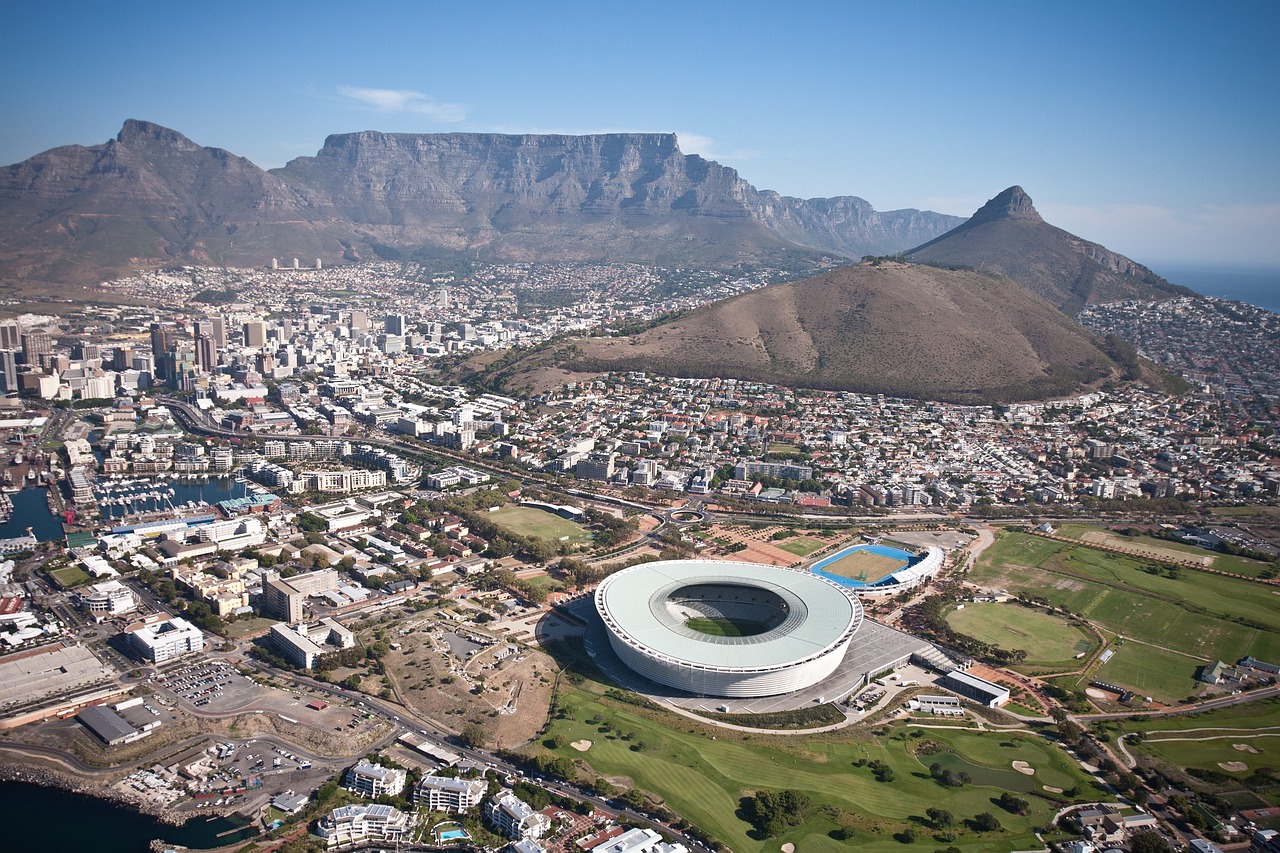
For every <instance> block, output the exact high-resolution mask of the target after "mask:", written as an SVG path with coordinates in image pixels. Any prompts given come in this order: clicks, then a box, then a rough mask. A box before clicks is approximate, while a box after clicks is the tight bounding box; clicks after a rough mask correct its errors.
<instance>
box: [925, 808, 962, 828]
mask: <svg viewBox="0 0 1280 853" xmlns="http://www.w3.org/2000/svg"><path fill="white" fill-rule="evenodd" d="M925 817H927V818H929V822H930V823H932V824H933V825H934V826H935V827H937V828H938V829H946V828H947V827H949V826H954V825H955V822H956V818H955V815H953V814H952V813H951V812H949V811H947V810H946V809H938V808H932V807H930V808H928V809H926V810H925Z"/></svg>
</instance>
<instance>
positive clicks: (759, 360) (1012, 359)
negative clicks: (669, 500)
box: [502, 261, 1142, 403]
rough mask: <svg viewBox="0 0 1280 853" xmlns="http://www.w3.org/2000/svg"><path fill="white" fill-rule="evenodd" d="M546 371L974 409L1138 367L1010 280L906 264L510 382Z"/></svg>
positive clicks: (763, 293) (508, 374)
mask: <svg viewBox="0 0 1280 853" xmlns="http://www.w3.org/2000/svg"><path fill="white" fill-rule="evenodd" d="M1117 359H1119V360H1120V361H1122V362H1124V364H1123V365H1121V364H1118V363H1117ZM549 368H554V369H556V370H562V371H563V370H567V371H574V372H583V373H596V372H603V371H607V370H647V371H652V372H655V373H661V374H665V375H671V376H685V377H717V376H718V377H725V378H736V379H742V380H748V381H759V382H773V383H779V384H784V385H791V386H794V387H804V388H823V389H838V390H851V391H861V392H881V393H886V394H892V395H896V396H904V397H914V398H921V399H931V400H943V401H953V402H965V403H986V402H994V401H1014V400H1032V399H1045V398H1049V397H1054V396H1061V395H1067V394H1070V393H1074V392H1077V391H1080V390H1082V389H1084V388H1087V387H1091V386H1096V385H1097V384H1099V383H1101V382H1103V381H1106V380H1108V379H1113V378H1121V377H1122V376H1125V375H1128V376H1129V377H1133V376H1136V375H1137V374H1138V373H1140V372H1141V370H1142V368H1141V366H1140V365H1138V364H1137V362H1136V359H1135V358H1134V357H1133V354H1132V352H1131V351H1130V350H1127V349H1125V348H1123V346H1122V345H1120V344H1118V342H1115V341H1110V342H1104V341H1102V340H1100V339H1098V338H1097V337H1096V336H1094V335H1092V334H1090V333H1089V332H1087V331H1086V330H1085V329H1083V328H1082V327H1081V326H1079V325H1078V324H1077V323H1075V322H1074V321H1072V320H1071V319H1070V318H1069V317H1067V316H1066V315H1064V314H1063V313H1062V312H1061V311H1058V310H1057V309H1056V308H1055V307H1054V306H1052V305H1050V304H1049V303H1048V302H1045V301H1044V300H1043V299H1041V298H1039V297H1038V296H1036V295H1035V294H1033V293H1031V292H1030V291H1028V290H1027V289H1026V288H1024V287H1023V286H1022V285H1020V284H1019V283H1017V282H1014V281H1012V280H1011V279H1009V278H1006V277H1004V276H996V275H988V274H985V273H979V272H973V271H969V270H948V269H941V268H937V267H931V266H926V265H923V264H907V263H901V262H896V261H878V262H864V263H861V264H857V265H854V266H848V267H843V268H840V269H836V270H832V271H830V272H827V273H824V274H822V275H819V276H817V277H815V278H810V279H806V280H804V281H797V282H790V283H786V284H776V285H771V286H769V287H764V288H761V289H759V290H755V291H752V292H750V293H746V294H743V295H740V296H737V297H734V298H731V299H727V300H725V301H722V302H718V303H715V304H713V305H708V306H705V307H703V308H700V309H698V310H695V311H692V312H690V313H689V314H687V315H684V316H682V317H679V318H677V319H675V320H672V321H670V322H667V323H663V324H661V325H658V326H655V327H654V328H652V329H649V330H647V331H644V332H641V333H639V334H635V335H630V336H626V337H615V338H584V339H578V340H575V341H573V342H572V345H571V346H567V345H565V344H563V343H560V344H556V345H554V346H551V347H548V348H546V349H545V350H544V351H542V352H540V353H537V354H535V355H533V356H531V357H529V358H528V359H526V360H525V361H523V362H520V363H517V364H516V365H514V366H508V367H506V368H504V373H505V375H504V376H503V377H502V378H503V379H504V380H505V381H506V383H507V385H508V387H511V388H518V387H521V386H522V385H523V384H524V383H526V382H530V381H536V380H537V377H538V374H539V373H540V372H541V371H543V370H546V369H549ZM561 375H562V374H561Z"/></svg>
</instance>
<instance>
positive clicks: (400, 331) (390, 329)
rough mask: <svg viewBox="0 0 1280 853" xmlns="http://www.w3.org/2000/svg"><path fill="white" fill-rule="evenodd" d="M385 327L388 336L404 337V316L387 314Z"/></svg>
mask: <svg viewBox="0 0 1280 853" xmlns="http://www.w3.org/2000/svg"><path fill="white" fill-rule="evenodd" d="M386 327H387V334H388V335H399V336H401V337H404V315H403V314H388V315H387V319H386Z"/></svg>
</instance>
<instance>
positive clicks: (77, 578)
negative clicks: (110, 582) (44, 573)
mask: <svg viewBox="0 0 1280 853" xmlns="http://www.w3.org/2000/svg"><path fill="white" fill-rule="evenodd" d="M48 573H49V577H51V578H53V579H54V581H55V582H56V583H57V584H58V586H60V587H62V588H63V589H70V588H71V587H73V586H80V585H81V584H86V583H89V582H90V581H91V580H93V578H92V577H90V576H89V573H88V572H86V571H85V570H84V569H82V568H80V567H79V566H63V567H62V568H60V569H49V570H48Z"/></svg>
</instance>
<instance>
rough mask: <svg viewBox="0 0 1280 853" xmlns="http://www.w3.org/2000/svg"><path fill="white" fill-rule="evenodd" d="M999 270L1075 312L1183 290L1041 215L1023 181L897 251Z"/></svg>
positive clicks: (934, 261) (929, 259)
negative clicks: (952, 224) (942, 230)
mask: <svg viewBox="0 0 1280 853" xmlns="http://www.w3.org/2000/svg"><path fill="white" fill-rule="evenodd" d="M903 256H904V257H905V258H907V259H908V260H911V261H917V262H921V263H927V264H936V265H941V266H955V267H968V268H971V269H976V270H981V271H983V272H992V273H1001V274H1003V275H1006V276H1008V277H1009V278H1011V279H1013V280H1014V281H1017V282H1020V283H1021V284H1023V285H1025V286H1027V287H1028V288H1030V289H1031V290H1032V291H1034V292H1035V293H1037V294H1039V295H1040V296H1043V297H1044V298H1045V299H1047V300H1049V301H1050V302H1051V303H1053V304H1054V305H1056V306H1058V308H1060V309H1061V310H1062V311H1063V312H1065V313H1067V314H1069V315H1071V316H1073V317H1074V316H1075V315H1076V314H1077V313H1079V311H1080V309H1081V308H1083V307H1084V306H1085V305H1086V304H1089V303H1094V302H1114V301H1116V300H1120V299H1163V298H1167V297H1169V296H1174V295H1183V294H1188V293H1190V291H1189V290H1187V289H1186V288H1184V287H1180V286H1178V285H1174V284H1170V283H1169V282H1167V281H1165V280H1164V279H1163V278H1161V277H1160V276H1158V275H1156V274H1155V273H1153V272H1152V271H1151V270H1149V269H1147V268H1146V267H1144V266H1143V265H1142V264H1140V263H1138V262H1137V261H1133V260H1130V259H1129V258H1126V257H1125V256H1124V255H1119V254H1116V253H1115V252H1112V251H1110V250H1109V249H1106V248H1104V247H1103V246H1099V245H1098V244H1097V243H1090V242H1089V241H1088V240H1083V239H1081V238H1080V237H1077V236H1075V235H1074V234H1071V233H1069V232H1067V231H1063V230H1062V229H1061V228H1056V227H1054V226H1052V225H1050V224H1049V223H1047V222H1045V221H1044V220H1043V219H1042V218H1041V217H1040V214H1039V213H1038V212H1037V211H1036V209H1035V207H1034V206H1033V205H1032V203H1031V197H1030V196H1029V195H1027V194H1026V193H1025V192H1024V191H1023V189H1022V187H1017V186H1015V187H1009V189H1007V190H1005V191H1004V192H1002V193H1000V194H999V195H997V196H996V197H995V198H993V199H991V200H990V201H988V202H987V203H986V204H985V205H983V206H982V207H981V208H979V209H978V212H977V213H975V214H974V215H973V216H972V217H970V218H969V219H968V220H967V221H965V222H964V223H963V224H961V225H958V226H957V227H955V228H953V229H951V230H950V231H948V232H947V233H946V234H943V235H942V236H941V237H937V238H935V239H933V240H930V241H929V242H927V243H925V244H923V245H921V246H917V247H916V248H914V249H911V250H910V251H908V252H905V253H904V255H903Z"/></svg>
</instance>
